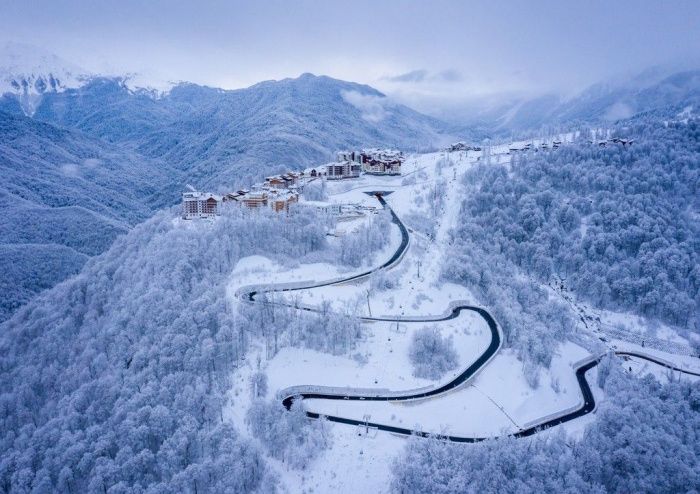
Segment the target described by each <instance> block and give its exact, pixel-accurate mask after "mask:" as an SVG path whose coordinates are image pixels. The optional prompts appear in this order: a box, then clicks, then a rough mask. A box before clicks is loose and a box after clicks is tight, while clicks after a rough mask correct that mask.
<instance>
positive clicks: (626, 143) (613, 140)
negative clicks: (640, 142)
mask: <svg viewBox="0 0 700 494" xmlns="http://www.w3.org/2000/svg"><path fill="white" fill-rule="evenodd" d="M633 142H634V139H622V138H620V137H613V138H611V139H607V140H604V141H598V142H594V141H588V143H589V144H598V146H599V147H601V148H604V147H606V146H607V145H608V144H620V145H622V147H627V146H631V145H632V143H633Z"/></svg>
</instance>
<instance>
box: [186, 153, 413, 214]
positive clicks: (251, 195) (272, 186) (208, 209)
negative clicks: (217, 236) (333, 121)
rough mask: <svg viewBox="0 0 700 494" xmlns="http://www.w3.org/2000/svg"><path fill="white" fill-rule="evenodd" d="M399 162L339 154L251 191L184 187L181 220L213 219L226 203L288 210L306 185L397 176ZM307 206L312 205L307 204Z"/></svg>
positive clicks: (391, 157) (389, 156)
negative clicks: (219, 191)
mask: <svg viewBox="0 0 700 494" xmlns="http://www.w3.org/2000/svg"><path fill="white" fill-rule="evenodd" d="M403 161H404V157H403V154H402V153H401V152H400V151H395V150H391V149H363V150H362V151H341V152H339V153H338V154H337V160H336V161H335V162H332V163H328V164H326V165H323V166H319V167H316V168H309V169H307V170H304V171H300V172H288V173H285V174H282V175H274V176H270V177H266V178H265V181H264V182H263V183H262V184H258V185H255V186H253V187H252V190H248V189H241V190H237V191H236V192H231V193H228V194H224V195H217V194H213V193H211V192H198V191H196V190H195V189H194V188H193V187H191V186H188V187H189V189H190V190H189V191H187V192H185V193H183V194H182V217H183V218H184V219H195V218H206V217H211V216H216V215H218V214H219V212H220V211H219V210H220V207H221V205H222V204H223V203H226V202H230V203H234V204H239V205H241V206H244V207H247V208H249V209H258V208H264V207H269V208H271V209H272V210H273V211H275V212H281V211H289V207H290V205H292V204H295V203H298V202H299V194H300V191H301V190H302V188H303V186H304V184H305V183H307V182H310V181H312V180H317V179H325V180H344V179H351V178H358V177H359V176H360V174H361V173H363V172H364V173H367V174H371V175H401V164H402V163H403ZM305 203H306V202H305ZM305 203H301V204H305ZM309 205H310V206H313V204H311V203H309ZM319 207H320V206H319ZM323 208H325V209H323ZM322 209H323V210H328V212H330V213H333V214H340V213H341V212H342V211H341V209H340V208H336V207H335V206H333V205H328V204H326V205H323V207H322Z"/></svg>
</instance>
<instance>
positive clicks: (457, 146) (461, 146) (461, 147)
mask: <svg viewBox="0 0 700 494" xmlns="http://www.w3.org/2000/svg"><path fill="white" fill-rule="evenodd" d="M473 149H474V148H473V147H471V146H470V145H469V144H467V143H466V142H462V141H460V142H455V143H454V144H450V145H449V146H447V148H445V151H447V152H448V153H452V152H455V151H471V150H473Z"/></svg>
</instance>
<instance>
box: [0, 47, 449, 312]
mask: <svg viewBox="0 0 700 494" xmlns="http://www.w3.org/2000/svg"><path fill="white" fill-rule="evenodd" d="M0 55H1V56H0V62H2V63H0V80H2V81H4V82H3V84H2V85H0V167H1V168H0V170H2V172H3V173H4V181H3V185H2V188H1V189H0V203H1V204H2V208H3V210H4V213H5V214H4V216H3V219H2V220H1V221H2V225H1V226H2V227H3V229H4V230H5V231H7V232H8V233H7V235H5V237H4V240H3V243H4V244H8V245H13V246H17V245H24V244H30V243H31V244H32V245H33V247H32V248H31V249H26V250H24V251H22V250H21V249H18V248H17V247H13V249H14V250H13V255H12V256H8V257H6V258H5V259H6V260H8V262H9V259H12V262H13V263H14V266H13V280H10V279H9V278H8V279H3V283H5V284H8V285H10V284H12V283H16V284H18V285H19V286H20V287H21V288H20V289H19V290H18V291H17V292H14V294H13V295H11V296H9V297H7V298H6V299H5V300H4V302H3V305H2V314H0V318H3V317H5V315H6V314H8V313H9V311H11V308H15V307H17V306H18V305H20V304H21V303H23V302H25V301H26V300H27V299H28V298H29V297H30V296H31V295H32V294H33V293H34V292H35V291H37V290H39V289H40V288H45V287H48V286H52V284H53V283H51V282H50V281H51V280H53V281H54V282H57V281H60V280H62V279H64V278H65V276H67V274H70V273H74V272H76V271H77V270H78V269H79V267H80V265H82V263H83V262H84V260H85V259H86V257H85V256H93V255H95V254H99V253H101V252H103V251H104V250H105V249H106V248H108V247H109V245H110V244H111V242H112V240H113V239H114V237H115V236H116V235H118V234H121V233H124V232H125V231H127V230H128V229H129V228H130V227H131V226H133V225H134V224H136V223H138V222H140V221H143V220H144V219H146V218H148V217H149V216H150V215H151V214H153V212H154V211H156V210H157V209H158V208H161V207H164V206H170V205H173V204H175V203H177V202H178V200H179V193H180V191H181V190H182V189H183V188H184V186H185V184H187V183H192V184H194V185H195V186H196V187H200V188H209V189H215V190H216V189H220V190H226V189H230V188H232V187H237V186H243V185H247V184H250V183H253V182H256V181H258V180H259V179H260V178H261V177H263V176H266V175H269V174H271V173H274V172H276V171H279V170H290V169H300V168H304V167H306V166H308V165H313V164H320V163H323V162H326V161H328V160H329V159H330V157H331V156H332V155H333V153H334V152H335V151H337V150H339V149H344V148H348V147H365V146H392V147H400V148H402V149H404V150H415V149H430V148H433V147H435V146H437V145H438V144H440V143H442V142H444V141H446V140H449V138H448V137H446V136H445V135H444V130H445V127H444V125H443V124H442V123H441V122H439V121H437V120H435V119H432V118H430V117H427V116H425V115H422V114H420V113H417V112H415V111H413V110H410V109H409V108H407V107H405V106H401V105H397V104H393V103H392V102H391V101H390V100H389V99H388V98H387V97H386V96H385V95H383V94H382V93H380V92H378V91H376V90H374V89H372V88H370V87H368V86H364V85H360V84H355V83H351V82H345V81H339V80H336V79H331V78H329V77H323V76H321V77H317V76H314V75H311V74H304V75H302V76H300V77H298V78H296V79H284V80H281V81H267V82H263V83H260V84H256V85H254V86H252V87H249V88H246V89H240V90H235V91H225V90H222V89H216V88H209V87H204V86H198V85H195V84H189V83H182V84H178V85H176V86H174V87H173V88H172V89H171V90H170V91H169V92H167V93H164V94H158V93H155V92H153V91H149V90H146V89H135V88H133V87H131V86H130V85H129V80H128V78H125V77H100V76H95V75H88V74H87V73H86V72H85V71H83V70H81V69H79V68H78V67H76V66H74V65H72V64H70V63H69V62H66V61H63V60H61V59H59V58H58V57H55V56H53V55H51V54H49V53H45V52H43V51H34V50H32V49H31V47H26V46H23V45H21V46H19V45H8V46H7V47H5V49H4V50H3V51H2V53H0ZM59 76H60V77H59ZM47 81H48V82H47ZM51 81H53V82H51ZM28 105H29V106H28ZM27 115H30V116H31V118H29V117H27ZM42 246H47V247H46V249H47V250H46V254H45V255H44V254H42V252H43V251H44V247H42ZM57 246H62V247H63V249H57ZM66 248H67V249H72V251H71V254H70V255H66V257H65V263H66V264H65V266H63V267H62V269H60V270H47V272H46V273H45V275H42V276H41V278H42V280H43V281H42V282H41V283H37V284H32V282H31V281H30V280H29V279H28V276H23V275H22V274H21V273H22V272H23V270H22V267H21V266H26V267H27V273H29V272H35V271H36V268H35V267H32V268H31V269H29V266H30V265H31V264H33V263H36V264H37V265H39V266H44V265H46V266H49V265H50V263H45V262H43V261H44V260H47V259H55V258H56V256H57V255H58V253H59V252H64V253H65V252H68V251H67V250H65V249H66ZM3 272H5V273H9V271H7V270H4V271H3Z"/></svg>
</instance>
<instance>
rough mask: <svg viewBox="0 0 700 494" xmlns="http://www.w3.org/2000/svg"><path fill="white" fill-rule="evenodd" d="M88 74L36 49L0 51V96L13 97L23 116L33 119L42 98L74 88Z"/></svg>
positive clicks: (6, 48) (16, 47) (8, 46)
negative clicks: (18, 104) (15, 97)
mask: <svg viewBox="0 0 700 494" xmlns="http://www.w3.org/2000/svg"><path fill="white" fill-rule="evenodd" d="M90 77H91V75H90V73H89V72H88V71H86V70H84V69H82V68H81V67H78V66H77V65H75V64H73V63H70V62H68V61H66V60H63V59H61V58H59V57H57V56H56V55H54V54H53V53H49V52H47V51H45V50H42V49H40V48H37V47H35V46H31V45H26V44H21V43H7V44H6V45H5V46H3V47H2V48H0V95H3V94H8V93H9V94H14V95H15V96H17V99H18V101H19V103H20V106H21V108H22V111H23V112H24V113H25V114H26V115H30V116H31V115H33V114H34V112H35V111H36V108H37V106H38V105H39V104H40V103H41V101H42V97H43V96H44V95H45V94H47V93H60V92H62V91H65V90H66V89H69V88H77V87H80V86H81V85H83V84H84V83H85V82H86V81H88V80H89V79H90Z"/></svg>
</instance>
